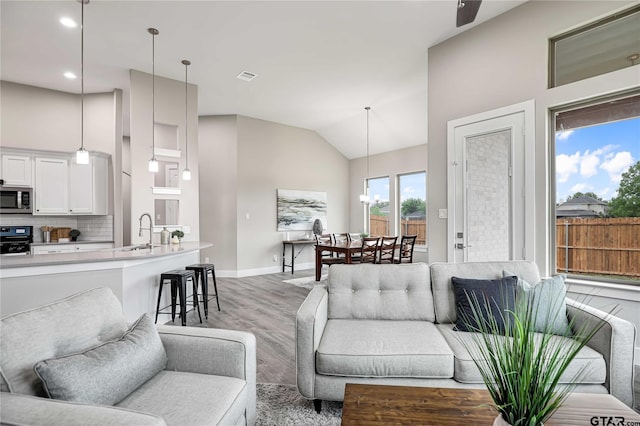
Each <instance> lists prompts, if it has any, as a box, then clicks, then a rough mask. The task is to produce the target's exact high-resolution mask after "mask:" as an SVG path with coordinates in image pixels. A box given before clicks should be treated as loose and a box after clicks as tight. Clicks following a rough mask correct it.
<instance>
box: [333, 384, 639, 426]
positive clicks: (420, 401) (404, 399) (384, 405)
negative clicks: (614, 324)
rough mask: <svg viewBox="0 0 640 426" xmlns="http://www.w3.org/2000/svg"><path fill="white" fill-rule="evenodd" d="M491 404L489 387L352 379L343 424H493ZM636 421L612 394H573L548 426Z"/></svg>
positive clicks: (361, 425) (350, 425) (343, 410)
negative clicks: (371, 382) (389, 383)
mask: <svg viewBox="0 0 640 426" xmlns="http://www.w3.org/2000/svg"><path fill="white" fill-rule="evenodd" d="M489 404H491V398H490V397H489V392H487V391H486V390H485V389H461V388H428V387H412V386H387V385H362V384H353V383H347V385H346V388H345V393H344V405H343V408H342V425H343V426H356V425H360V426H364V425H367V426H374V425H388V424H415V425H424V426H428V425H434V426H435V425H437V426H447V425H452V426H453V425H456V426H459V425H461V424H467V425H491V424H493V420H494V419H495V418H496V416H497V412H496V411H495V410H494V409H493V408H492V407H491V406H490V405H489ZM594 419H595V420H594ZM609 419H611V421H610V422H609ZM621 422H622V423H621ZM635 422H640V414H638V413H636V412H635V411H633V410H632V409H631V408H629V407H627V406H626V405H625V404H624V403H622V402H621V401H619V400H617V399H616V398H615V397H613V396H612V395H609V394H587V393H572V394H570V395H569V396H568V397H567V399H566V401H565V402H564V404H563V405H562V407H560V408H559V409H558V410H557V411H556V412H555V413H554V414H553V416H551V418H550V419H549V420H548V421H547V422H545V426H585V425H606V424H615V425H617V424H624V425H627V424H636V423H635Z"/></svg>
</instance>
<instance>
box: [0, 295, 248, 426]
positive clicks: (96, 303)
mask: <svg viewBox="0 0 640 426" xmlns="http://www.w3.org/2000/svg"><path fill="white" fill-rule="evenodd" d="M156 330H157V331H156ZM0 334H1V336H2V339H1V341H0V386H1V389H0V390H1V392H0V404H1V406H0V424H2V425H5V424H6V425H51V424H57V425H93V424H101V425H107V424H108V425H171V424H174V425H185V424H193V425H196V424H197V425H205V424H206V425H215V424H221V425H234V426H239V425H252V424H253V423H254V422H255V419H256V340H255V337H254V335H253V334H251V333H246V332H240V331H232V330H218V329H206V328H195V327H176V326H157V329H156V326H155V325H154V324H153V320H151V319H150V318H149V317H148V316H147V315H145V316H143V317H141V319H140V320H138V321H137V322H136V323H135V324H133V325H129V324H127V323H126V321H125V318H124V315H123V313H122V307H121V305H120V302H119V301H118V299H117V298H116V297H115V295H114V294H113V293H112V292H111V290H110V289H108V288H98V289H93V290H89V291H85V292H82V293H79V294H76V295H73V296H71V297H68V298H66V299H63V300H60V301H57V302H54V303H51V304H48V305H46V306H42V307H39V308H36V309H32V310H29V311H24V312H20V313H17V314H13V315H10V316H7V317H4V318H2V321H1V322H0ZM45 360H46V361H45ZM45 394H47V395H50V396H52V397H54V395H55V396H56V399H48V398H43V396H45ZM60 396H64V397H65V398H59V397H60ZM60 399H65V400H60Z"/></svg>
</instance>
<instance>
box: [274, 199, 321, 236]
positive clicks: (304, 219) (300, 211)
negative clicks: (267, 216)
mask: <svg viewBox="0 0 640 426" xmlns="http://www.w3.org/2000/svg"><path fill="white" fill-rule="evenodd" d="M277 206H278V231H310V230H311V227H312V226H313V221H314V220H316V219H320V221H322V225H323V226H324V228H325V229H326V228H327V193H326V192H317V191H296V190H290V189H278V190H277Z"/></svg>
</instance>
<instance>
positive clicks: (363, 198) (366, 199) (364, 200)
mask: <svg viewBox="0 0 640 426" xmlns="http://www.w3.org/2000/svg"><path fill="white" fill-rule="evenodd" d="M364 109H365V110H366V111H367V176H366V179H367V187H366V189H365V193H364V194H361V195H360V202H361V203H362V204H367V205H368V204H369V203H370V202H371V198H370V197H369V111H370V110H371V107H364Z"/></svg>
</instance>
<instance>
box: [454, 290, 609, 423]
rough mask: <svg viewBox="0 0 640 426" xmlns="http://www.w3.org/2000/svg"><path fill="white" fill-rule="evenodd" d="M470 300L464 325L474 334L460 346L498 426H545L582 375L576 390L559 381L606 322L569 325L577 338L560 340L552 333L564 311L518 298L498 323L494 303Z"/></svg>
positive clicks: (582, 370)
mask: <svg viewBox="0 0 640 426" xmlns="http://www.w3.org/2000/svg"><path fill="white" fill-rule="evenodd" d="M466 295H467V298H468V302H469V305H470V308H471V309H470V310H469V312H470V313H468V314H464V313H463V315H462V317H463V318H462V319H461V320H462V321H463V323H464V324H465V326H466V328H467V330H468V331H471V333H465V336H460V337H458V340H459V341H460V343H461V344H462V345H463V346H464V347H465V349H466V350H467V351H468V352H469V354H470V355H471V356H472V359H473V361H474V363H475V365H476V366H477V367H478V369H479V370H480V375H481V376H482V380H483V381H484V383H485V385H486V386H487V389H488V391H489V394H490V396H491V399H492V400H493V406H494V408H495V409H496V410H497V411H498V416H497V417H496V419H495V422H494V426H502V425H512V426H540V425H543V424H544V422H546V421H547V420H548V419H549V418H550V417H551V415H552V414H553V413H554V412H555V411H556V410H557V409H558V408H559V407H560V406H561V405H562V403H563V402H564V400H565V399H566V397H567V396H568V395H569V393H570V392H571V391H572V390H573V389H574V388H575V384H577V383H578V381H579V379H580V376H581V375H582V374H583V372H584V369H581V370H580V371H578V372H577V373H576V374H575V376H574V377H573V378H572V380H570V382H571V383H574V385H571V384H565V383H563V384H561V385H559V383H560V378H561V376H562V375H563V373H565V371H566V370H567V368H568V366H569V364H570V363H571V361H572V360H573V359H574V358H575V357H576V355H577V354H578V352H580V350H581V349H582V348H583V347H584V346H585V345H586V344H587V342H589V340H590V339H591V338H592V337H593V336H594V335H595V334H596V333H597V332H598V330H600V328H601V327H602V326H603V325H604V323H605V321H604V320H600V321H595V322H593V323H589V324H587V325H585V326H582V327H580V328H576V324H575V323H574V321H572V320H569V326H570V327H571V329H572V330H573V331H572V332H573V335H572V336H571V337H562V336H558V335H555V334H553V333H552V330H553V325H552V324H553V323H554V322H555V318H554V317H553V316H554V315H566V310H564V309H563V310H558V309H556V310H555V314H552V313H551V310H549V309H548V307H547V306H545V307H543V306H538V305H537V304H536V303H535V301H534V300H532V299H531V298H526V297H517V298H516V300H515V305H514V307H513V310H508V311H505V312H500V315H499V317H498V318H496V317H495V316H492V315H487V312H491V311H492V306H490V305H491V302H488V301H487V300H486V299H483V298H478V297H477V295H476V294H466ZM481 299H483V300H481ZM562 306H563V308H564V300H563V301H562ZM494 311H495V310H494ZM612 311H613V310H612ZM612 311H610V312H609V314H610V315H611V314H612ZM541 318H542V321H541ZM459 320H460V318H459ZM541 324H542V325H541ZM541 327H542V329H541ZM536 330H538V331H536Z"/></svg>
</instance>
